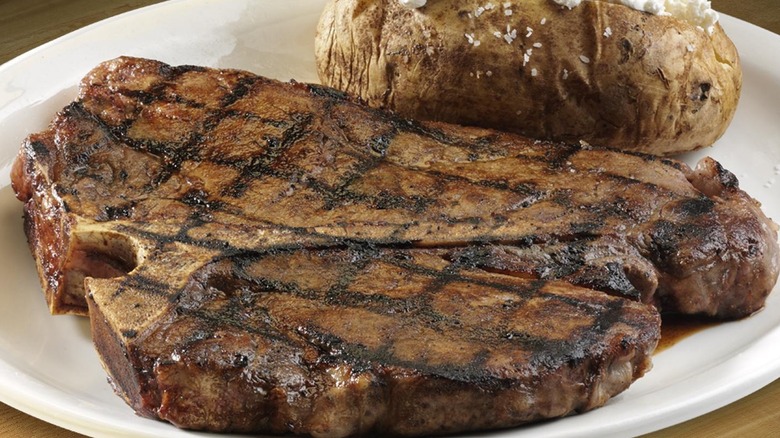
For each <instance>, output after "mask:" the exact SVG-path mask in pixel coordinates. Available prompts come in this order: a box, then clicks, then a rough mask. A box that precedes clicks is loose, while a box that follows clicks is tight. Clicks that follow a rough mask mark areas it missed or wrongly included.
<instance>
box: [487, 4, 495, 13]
mask: <svg viewBox="0 0 780 438" xmlns="http://www.w3.org/2000/svg"><path fill="white" fill-rule="evenodd" d="M495 7H496V5H494V4H493V3H488V4H486V5H485V10H486V11H491V10H493V8H495Z"/></svg>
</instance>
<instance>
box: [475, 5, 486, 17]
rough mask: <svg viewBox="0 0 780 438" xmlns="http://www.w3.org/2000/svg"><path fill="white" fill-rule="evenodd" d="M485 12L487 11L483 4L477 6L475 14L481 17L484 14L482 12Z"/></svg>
mask: <svg viewBox="0 0 780 438" xmlns="http://www.w3.org/2000/svg"><path fill="white" fill-rule="evenodd" d="M483 12H485V8H483V7H482V6H480V7H478V8H477V10H476V11H474V15H475V16H476V17H479V16H480V15H482V13H483Z"/></svg>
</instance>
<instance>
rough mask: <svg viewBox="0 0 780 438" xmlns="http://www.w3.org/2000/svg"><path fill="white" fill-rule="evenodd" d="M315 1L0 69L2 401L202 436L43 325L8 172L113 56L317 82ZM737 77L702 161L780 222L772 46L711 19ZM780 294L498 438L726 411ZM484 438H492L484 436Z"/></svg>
mask: <svg viewBox="0 0 780 438" xmlns="http://www.w3.org/2000/svg"><path fill="white" fill-rule="evenodd" d="M323 4H324V1H323V0H283V1H282V0H279V1H274V0H264V1H262V2H260V1H251V0H232V1H226V0H219V1H217V0H181V1H171V2H165V3H161V4H158V5H154V6H150V7H147V8H143V9H140V10H137V11H133V12H130V13H127V14H124V15H121V16H118V17H115V18H111V19H108V20H106V21H103V22H100V23H97V24H95V25H92V26H89V27H86V28H84V29H81V30H79V31H76V32H74V33H71V34H69V35H66V36H65V37H63V38H60V39H58V40H55V41H53V42H51V43H49V44H46V45H44V46H41V47H39V48H37V49H35V50H33V51H31V52H29V53H26V54H25V55H22V56H20V57H18V58H16V59H14V60H13V61H10V62H8V63H6V64H4V65H3V66H0V279H2V281H3V283H4V286H3V287H2V289H0V400H2V401H3V402H5V403H7V404H9V405H11V406H14V407H16V408H17V409H20V410H22V411H25V412H27V413H29V414H31V415H34V416H36V417H39V418H41V419H43V420H45V421H49V422H51V423H54V424H57V425H60V426H62V427H65V428H68V429H72V430H74V431H77V432H81V433H85V434H88V435H93V436H111V437H119V436H131V435H132V436H148V437H158V436H168V437H176V436H199V435H202V434H197V433H192V432H185V431H181V430H178V429H176V428H174V427H172V426H170V425H167V424H164V423H161V422H156V421H152V420H147V419H143V418H140V417H137V416H136V415H135V414H134V413H133V411H132V410H131V409H130V408H129V407H128V406H127V405H125V404H124V402H123V401H122V400H121V399H120V398H119V397H117V396H115V395H114V393H113V392H112V390H111V388H110V387H109V385H108V384H107V383H106V378H105V373H104V372H103V370H102V368H101V367H100V364H99V362H98V359H97V356H96V353H95V351H94V349H93V347H92V344H91V340H90V335H89V325H88V323H87V321H86V320H85V319H83V318H78V317H71V316H58V317H52V316H49V315H48V312H47V310H46V307H45V305H44V300H43V297H42V293H41V291H40V286H39V284H38V280H37V277H36V273H35V269H34V266H33V262H32V259H31V257H30V256H29V251H28V249H27V247H26V242H25V237H24V234H23V232H22V221H21V204H20V203H19V202H17V201H16V200H14V199H13V192H12V190H11V188H10V187H9V181H10V178H9V172H10V167H11V163H12V160H13V157H14V156H15V154H16V151H17V150H18V148H19V146H20V144H21V142H22V140H23V138H24V137H25V136H26V135H27V134H29V133H31V132H34V131H38V130H41V129H43V128H44V127H45V126H46V125H47V124H48V122H49V120H50V119H51V118H52V116H53V114H54V113H55V112H56V111H57V110H59V109H60V108H61V107H63V106H64V105H65V104H66V103H67V102H68V101H70V100H71V99H73V98H74V96H75V93H76V88H75V85H76V84H77V82H78V81H79V79H80V78H81V77H82V76H83V75H84V74H85V73H86V72H87V71H88V70H89V69H90V68H92V67H93V66H95V65H96V64H97V63H99V62H101V61H103V60H106V59H110V58H114V57H116V56H119V55H135V56H144V57H149V58H156V59H159V60H162V61H165V62H167V63H171V64H199V65H207V66H216V67H235V68H243V69H247V70H250V71H253V72H256V73H259V74H262V75H265V76H270V77H274V78H277V79H282V80H287V79H291V78H295V79H296V80H299V81H316V80H317V78H316V75H315V72H314V59H313V37H314V25H315V22H316V20H317V17H318V15H319V12H320V9H321V8H322V5H323ZM722 23H723V26H724V28H726V30H727V32H728V33H729V35H730V36H731V37H732V39H733V40H734V41H735V43H736V44H737V46H738V48H739V50H740V52H741V55H742V59H743V65H744V78H745V80H744V91H743V97H742V102H741V103H740V107H739V110H738V111H737V115H736V117H735V120H734V122H733V124H732V126H731V127H730V129H729V131H728V132H727V134H726V135H725V136H724V137H723V138H722V139H721V140H720V141H719V142H718V144H717V145H715V146H714V147H713V148H710V149H708V150H706V151H704V152H703V153H697V154H692V155H690V156H688V157H686V160H687V161H690V162H695V161H696V160H697V159H698V158H699V157H701V156H702V155H704V154H705V153H706V154H710V155H712V156H714V157H715V158H716V159H718V160H720V161H721V163H722V164H723V165H724V166H725V167H726V168H728V169H730V170H732V171H733V172H734V173H735V174H736V175H737V176H738V177H739V178H740V180H741V185H742V187H743V188H745V189H746V190H747V191H748V192H749V193H750V194H752V195H753V196H754V197H756V198H757V199H758V200H760V201H761V202H763V204H764V210H765V211H766V212H767V214H768V215H769V216H770V217H773V218H775V219H779V218H780V196H778V194H780V181H776V180H780V175H778V173H780V171H778V167H776V166H778V165H780V123H778V120H780V61H779V60H778V58H777V57H774V56H772V57H770V56H767V54H771V53H775V54H777V53H780V37H778V36H777V35H775V34H772V33H770V32H767V31H765V30H762V29H759V28H757V27H755V26H752V25H750V24H747V23H744V22H742V21H739V20H736V19H733V18H731V17H727V16H724V17H722ZM778 325H780V292H778V290H777V288H776V290H775V292H774V294H773V295H772V296H770V298H769V300H768V302H767V307H766V309H764V310H763V311H762V312H760V313H758V314H756V315H754V316H753V317H751V318H748V319H745V320H742V321H738V322H733V323H727V324H722V325H719V326H716V327H714V328H711V329H708V330H705V331H702V332H699V333H697V334H696V335H693V336H691V337H689V338H687V339H685V340H683V341H682V342H680V343H678V344H676V345H674V346H673V347H672V348H670V349H668V350H665V351H663V352H661V353H659V354H657V355H656V356H655V366H654V369H653V370H652V371H651V372H650V373H649V374H648V375H647V376H646V377H644V378H643V379H640V380H639V381H638V382H636V383H635V384H634V385H633V386H632V387H631V388H630V389H629V390H628V391H626V392H625V393H623V394H621V395H619V396H618V397H616V398H614V399H613V400H611V401H610V402H609V403H608V404H607V405H606V406H604V407H602V408H600V409H597V410H595V411H593V412H590V413H587V414H584V415H578V416H573V417H569V418H565V419H562V420H557V421H552V422H548V423H544V424H540V425H536V426H530V427H525V428H519V429H514V430H509V431H504V432H499V433H497V434H498V435H502V436H504V435H506V436H513V437H530V436H545V437H555V436H566V437H576V436H602V437H603V436H612V435H614V436H629V435H637V434H641V433H645V432H650V431H653V430H657V429H660V428H663V427H666V426H669V425H672V424H676V423H679V422H681V421H684V420H687V419H690V418H693V417H695V416H698V415H701V414H704V413H706V412H709V411H712V410H714V409H716V408H718V407H721V406H724V405H726V404H728V403H730V402H733V401H734V400H737V399H738V398H740V397H743V396H745V395H747V394H749V393H751V392H753V391H755V390H757V389H759V388H760V387H762V386H764V385H766V384H768V383H770V382H772V381H773V380H775V379H777V378H778V377H780V348H777V345H778V344H780V328H778ZM491 435H492V434H491Z"/></svg>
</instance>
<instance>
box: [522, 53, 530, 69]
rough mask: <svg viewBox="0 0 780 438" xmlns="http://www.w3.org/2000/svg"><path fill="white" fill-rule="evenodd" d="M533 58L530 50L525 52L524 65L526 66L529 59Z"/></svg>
mask: <svg viewBox="0 0 780 438" xmlns="http://www.w3.org/2000/svg"><path fill="white" fill-rule="evenodd" d="M530 60H531V55H529V54H528V52H526V53H523V67H525V65H526V64H528V61H530Z"/></svg>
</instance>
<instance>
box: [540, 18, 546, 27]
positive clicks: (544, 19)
mask: <svg viewBox="0 0 780 438" xmlns="http://www.w3.org/2000/svg"><path fill="white" fill-rule="evenodd" d="M545 23H547V17H544V18H542V21H540V22H539V24H541V25H542V26H544V24H545Z"/></svg>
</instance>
